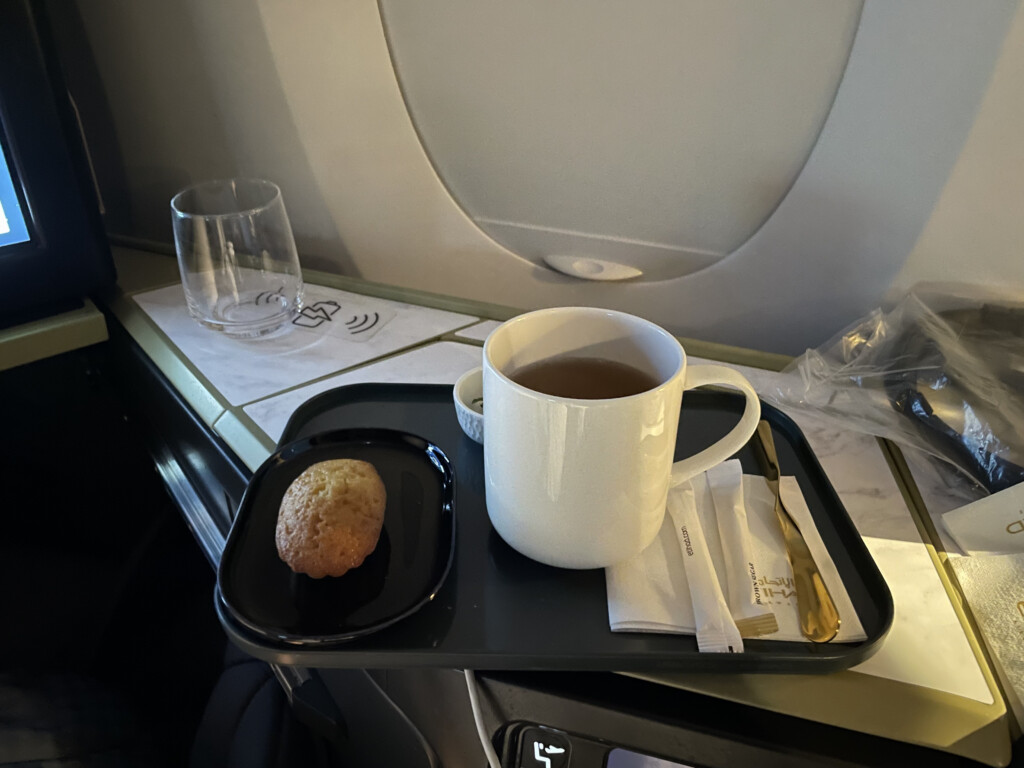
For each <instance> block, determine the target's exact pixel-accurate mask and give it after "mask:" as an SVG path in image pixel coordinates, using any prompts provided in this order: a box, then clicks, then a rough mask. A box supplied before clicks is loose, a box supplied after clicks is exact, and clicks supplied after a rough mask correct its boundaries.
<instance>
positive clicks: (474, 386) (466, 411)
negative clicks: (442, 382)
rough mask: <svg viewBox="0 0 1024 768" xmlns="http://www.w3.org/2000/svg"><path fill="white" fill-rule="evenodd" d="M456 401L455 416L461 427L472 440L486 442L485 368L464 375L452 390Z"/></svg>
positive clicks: (475, 369)
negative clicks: (484, 406)
mask: <svg viewBox="0 0 1024 768" xmlns="http://www.w3.org/2000/svg"><path fill="white" fill-rule="evenodd" d="M452 399H453V400H454V401H455V415H456V416H457V417H458V419H459V426H460V427H462V431H463V432H465V433H466V435H468V436H469V437H470V438H471V439H473V440H475V441H476V442H478V443H480V444H481V445H482V444H483V442H484V408H483V402H484V373H483V368H474V369H473V370H471V371H466V372H465V373H464V374H462V375H461V376H460V377H459V379H458V381H456V382H455V386H454V387H453V388H452Z"/></svg>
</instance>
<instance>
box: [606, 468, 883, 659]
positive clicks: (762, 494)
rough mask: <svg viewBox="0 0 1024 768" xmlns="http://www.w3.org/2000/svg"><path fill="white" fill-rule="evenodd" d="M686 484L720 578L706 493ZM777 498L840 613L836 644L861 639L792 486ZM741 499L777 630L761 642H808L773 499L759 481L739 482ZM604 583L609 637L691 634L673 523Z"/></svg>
mask: <svg viewBox="0 0 1024 768" xmlns="http://www.w3.org/2000/svg"><path fill="white" fill-rule="evenodd" d="M691 484H692V485H693V490H694V496H695V498H696V502H697V509H698V511H699V512H700V515H701V524H702V527H703V530H704V534H705V537H706V539H707V545H708V549H709V551H710V552H711V557H712V560H713V561H714V563H715V567H716V570H717V571H718V573H719V574H723V573H724V572H725V571H724V568H725V565H724V563H725V557H724V555H723V554H722V543H721V538H720V536H719V534H718V524H717V521H716V518H715V506H714V501H713V499H712V497H711V492H710V490H709V488H708V486H707V482H706V480H705V478H704V475H703V474H701V475H699V476H697V477H695V478H693V480H691ZM782 498H783V500H784V501H785V503H786V508H787V509H789V511H790V514H792V516H793V518H794V519H795V520H796V523H797V525H798V526H799V527H800V530H801V532H802V533H803V535H804V539H805V540H806V541H807V546H808V547H809V548H810V550H811V554H812V555H813V556H814V560H815V562H816V563H817V564H818V570H819V571H821V575H822V578H823V579H824V580H825V584H826V585H827V586H828V589H829V592H830V593H831V594H832V598H833V600H834V601H835V603H836V607H837V609H838V610H839V615H840V617H841V618H842V626H841V628H840V630H839V635H838V636H837V637H836V642H856V641H858V640H864V639H866V637H867V635H865V633H864V629H863V627H862V626H861V623H860V620H859V619H858V618H857V614H856V611H854V608H853V604H852V603H851V602H850V597H849V595H848V594H847V592H846V589H845V587H844V586H843V584H842V581H841V580H840V578H839V573H838V572H837V571H836V567H835V564H834V563H833V562H832V558H831V557H829V556H828V550H826V549H825V545H824V543H823V542H822V541H821V537H820V536H819V535H818V531H817V529H816V528H815V526H814V522H813V520H812V518H811V513H810V510H808V509H807V504H806V502H805V501H804V498H803V494H802V493H801V492H800V486H799V485H798V484H797V481H796V478H793V477H784V478H782ZM743 499H744V504H745V506H746V509H747V520H748V523H749V525H750V534H751V537H752V538H753V543H754V556H755V558H756V561H757V563H758V564H759V566H760V568H761V575H760V576H759V578H758V581H759V584H758V586H759V587H760V589H761V594H762V599H763V600H764V601H765V602H766V603H767V604H768V605H769V606H770V607H771V609H772V610H773V611H774V612H775V615H776V618H777V619H778V622H779V631H778V632H775V633H773V634H770V635H764V636H763V637H762V638H759V639H763V640H788V641H794V642H799V641H803V640H804V639H805V638H804V636H803V634H802V633H801V632H800V619H799V616H798V614H797V604H796V590H795V588H794V582H793V571H792V569H791V568H790V565H789V558H788V557H787V556H786V545H785V541H784V540H783V538H782V531H781V529H780V528H779V523H778V521H777V519H776V517H775V499H774V497H773V496H772V493H771V491H770V490H769V489H768V486H767V484H766V483H765V481H764V478H763V477H760V476H758V475H744V476H743ZM605 581H606V584H607V587H608V621H609V624H610V626H611V629H612V631H614V632H671V633H678V634H694V631H695V627H694V624H695V622H694V616H693V604H692V602H691V600H690V591H689V585H688V584H687V581H686V572H685V569H684V566H683V559H682V554H681V552H680V549H679V542H678V541H677V539H676V534H675V529H674V527H673V525H672V521H671V519H668V518H667V516H666V522H665V523H663V524H662V528H661V531H660V533H659V534H658V538H656V539H655V540H654V543H652V544H651V546H649V547H648V548H647V549H645V550H644V551H643V552H641V553H640V554H639V555H637V556H636V557H634V558H631V559H629V560H626V561H625V562H622V563H619V564H617V565H615V566H612V567H611V568H606V569H605ZM720 581H721V579H720ZM725 586H726V585H725V584H724V583H723V587H725Z"/></svg>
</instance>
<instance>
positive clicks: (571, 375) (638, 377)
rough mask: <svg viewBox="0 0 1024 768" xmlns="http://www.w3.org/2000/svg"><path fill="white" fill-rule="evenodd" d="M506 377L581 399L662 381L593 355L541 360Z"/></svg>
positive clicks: (628, 392)
mask: <svg viewBox="0 0 1024 768" xmlns="http://www.w3.org/2000/svg"><path fill="white" fill-rule="evenodd" d="M509 378H510V379H512V381H514V382H515V383H516V384H519V385H520V386H522V387H526V388H527V389H530V390H533V391H534V392H540V393H542V394H545V395H554V396H555V397H570V398H578V399H581V400H605V399H609V398H615V397H629V396H630V395H638V394H640V393H641V392H646V391H647V390H649V389H654V388H655V387H656V386H658V384H660V383H661V382H660V380H659V379H658V378H656V377H655V376H652V375H651V374H649V373H647V372H645V371H641V370H639V369H637V368H634V367H633V366H631V365H626V364H624V363H619V362H617V361H615V360H604V359H601V358H594V357H556V358H552V359H550V360H541V361H540V362H538V363H532V364H530V365H527V366H525V367H523V368H521V369H519V370H517V371H515V372H514V373H512V374H511V375H510V376H509Z"/></svg>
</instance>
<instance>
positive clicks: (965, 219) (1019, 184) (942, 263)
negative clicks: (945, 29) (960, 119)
mask: <svg viewBox="0 0 1024 768" xmlns="http://www.w3.org/2000/svg"><path fill="white" fill-rule="evenodd" d="M918 282H939V283H957V282H969V283H976V284H979V285H985V286H995V287H997V288H999V289H1000V290H1010V291H1015V292H1017V293H1018V294H1020V298H1021V300H1024V7H1021V8H1019V9H1018V10H1017V13H1016V16H1015V17H1014V19H1013V24H1012V26H1011V27H1010V31H1009V32H1008V33H1007V36H1006V41H1005V42H1004V43H1003V49H1002V53H1001V54H1000V57H999V59H998V61H997V62H996V65H995V68H994V69H993V72H992V80H991V82H990V84H989V87H988V90H987V92H986V93H985V97H984V99H983V100H982V102H981V106H980V108H979V109H978V115H977V118H976V119H975V121H974V126H973V127H972V128H971V132H970V134H969V135H968V137H967V141H966V142H965V144H964V148H963V151H962V152H961V153H960V157H959V159H958V160H957V163H956V165H955V166H954V167H953V171H952V173H951V174H950V177H949V181H948V182H947V183H946V186H945V188H944V189H943V192H942V196H941V197H940V198H939V201H938V204H937V205H936V206H935V209H934V210H933V212H932V215H931V218H930V219H929V220H928V223H927V225H926V226H925V228H924V230H923V231H922V232H921V237H920V238H919V239H918V241H917V243H916V245H915V246H914V249H913V250H912V251H911V252H910V255H909V256H908V257H907V260H906V262H905V263H904V264H903V269H902V270H901V271H900V273H899V274H898V275H897V276H896V278H895V280H894V281H893V286H892V290H891V294H893V295H896V294H898V293H900V292H902V291H904V290H906V289H908V288H910V287H911V286H913V285H914V284H915V283H918Z"/></svg>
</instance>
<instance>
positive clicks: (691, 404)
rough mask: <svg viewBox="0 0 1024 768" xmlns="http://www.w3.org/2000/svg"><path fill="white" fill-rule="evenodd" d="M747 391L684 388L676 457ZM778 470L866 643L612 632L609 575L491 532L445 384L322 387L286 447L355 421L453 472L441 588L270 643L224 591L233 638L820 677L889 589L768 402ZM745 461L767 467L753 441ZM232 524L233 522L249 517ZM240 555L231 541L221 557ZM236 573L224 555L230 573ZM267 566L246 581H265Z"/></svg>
mask: <svg viewBox="0 0 1024 768" xmlns="http://www.w3.org/2000/svg"><path fill="white" fill-rule="evenodd" d="M743 402H744V401H743V398H742V397H740V396H735V395H731V394H727V393H721V392H701V391H689V392H687V393H686V395H685V397H684V398H683V408H682V414H681V417H680V429H679V438H678V441H677V447H676V454H677V458H682V457H685V456H689V455H692V454H694V453H696V452H697V451H698V450H700V449H701V448H703V447H705V446H707V445H709V444H710V443H712V442H713V441H714V440H716V439H718V438H719V437H721V436H722V435H724V434H725V433H726V432H727V431H728V430H729V429H730V428H731V427H732V426H733V425H734V424H735V423H736V421H737V420H738V419H739V416H740V414H741V413H742V410H743ZM761 407H762V418H764V419H767V420H768V421H769V422H770V423H771V425H772V430H773V434H774V437H775V443H776V448H777V451H778V456H779V461H780V464H781V466H782V470H783V474H787V475H794V476H796V478H797V480H798V482H799V484H800V488H801V490H802V492H803V494H804V497H805V499H806V501H807V506H808V507H809V509H810V511H811V515H812V516H813V518H814V521H815V523H816V525H817V527H818V530H819V532H820V534H821V538H822V540H823V542H824V544H825V546H826V547H827V548H828V551H829V554H830V555H831V556H832V559H833V560H834V562H835V565H836V568H837V570H838V572H839V575H840V576H841V577H842V579H843V583H844V584H845V586H846V589H847V591H848V593H849V595H850V599H851V601H852V602H853V605H854V607H855V609H856V611H857V615H858V617H859V618H860V621H861V624H862V625H863V627H864V632H865V633H866V635H867V639H866V640H864V641H862V642H857V643H827V644H821V645H816V644H812V643H802V642H800V643H795V642H779V641H769V640H756V639H751V640H744V643H743V645H744V649H745V652H744V653H742V654H702V653H699V652H698V651H697V642H696V639H695V638H694V637H693V636H690V635H664V634H645V633H617V632H616V633H613V632H612V631H611V630H610V629H609V628H608V606H607V597H606V592H605V576H604V571H602V570H590V571H572V570H563V569H558V568H552V567H549V566H546V565H541V564H540V563H537V562H534V561H532V560H530V559H528V558H526V557H524V556H522V555H520V554H519V553H518V552H516V551H515V550H513V549H512V548H511V547H509V546H508V545H507V544H505V542H504V541H503V540H502V539H501V538H500V537H499V536H498V534H497V533H496V532H495V531H494V529H493V528H492V527H491V523H490V521H489V519H488V517H487V509H486V506H485V503H484V484H483V471H484V469H483V465H484V462H483V449H482V447H481V446H480V445H478V444H477V443H475V442H473V441H472V440H470V439H469V438H468V437H466V436H465V435H464V434H463V432H462V430H461V429H460V428H459V424H458V421H457V419H456V416H455V408H454V405H453V404H452V388H451V387H450V386H445V385H420V384H356V385H353V386H348V387H340V388H338V389H334V390H330V391H327V392H324V393H322V394H320V395H317V396H316V397H314V398H313V399H311V400H309V401H308V402H306V403H305V404H303V405H302V406H301V407H300V408H299V409H298V410H297V411H296V412H295V413H294V414H293V415H292V418H291V419H290V421H289V422H288V426H287V427H286V428H285V432H284V435H283V436H282V438H281V442H282V444H286V443H289V442H291V441H293V440H296V439H299V438H304V437H310V436H313V435H316V434H318V433H323V432H329V431H332V430H337V429H351V428H355V427H375V428H386V429H395V430H402V431H406V432H411V433H414V434H417V435H420V436H422V437H423V438H424V439H426V440H429V441H430V442H432V443H434V444H436V445H437V446H439V447H440V449H441V450H442V451H443V452H444V453H445V455H447V457H448V458H449V460H450V461H451V463H452V465H453V466H454V468H455V478H456V481H455V482H456V497H457V511H456V517H457V520H458V524H457V525H456V544H455V558H454V562H453V563H452V566H451V571H450V573H449V574H448V577H447V579H446V581H445V583H444V586H443V587H442V588H441V589H440V591H439V592H438V593H437V595H436V596H435V598H434V599H433V600H432V601H430V602H429V603H427V604H426V605H423V606H422V607H421V608H420V609H419V610H417V611H416V612H414V613H412V614H411V615H409V616H407V617H406V618H403V619H402V620H401V621H398V622H397V623H394V624H392V625H391V626H388V627H386V628H384V629H382V630H380V631H379V632H375V633H374V634H372V635H368V636H365V637H358V638H355V639H352V640H348V641H345V642H339V643H336V644H334V645H319V646H317V647H315V648H311V647H302V646H297V645H295V644H290V643H287V642H275V641H273V640H270V639H268V637H267V636H266V635H265V634H260V633H257V632H253V631H251V630H250V629H247V628H246V627H244V626H243V625H242V624H240V623H239V622H237V621H236V620H234V619H233V618H232V616H231V613H230V611H228V610H226V609H225V606H224V604H223V600H222V598H220V597H219V596H218V599H217V609H218V613H219V616H220V620H221V623H222V624H223V625H224V628H225V630H226V631H227V632H228V634H229V636H230V637H231V638H232V639H233V640H234V642H235V643H237V644H238V645H239V646H241V647H242V648H243V649H244V650H246V651H248V652H249V653H251V654H252V655H254V656H257V657H259V658H261V659H264V660H266V661H270V662H276V663H281V664H295V665H302V666H309V667H350V668H373V667H378V668H387V667H411V666H434V667H468V668H474V669H490V670H499V669H505V670H512V669H531V670H603V671H609V670H615V671H633V672H656V671H661V672H666V671H687V672H698V671H703V672H718V673H721V672H735V673H750V672H780V673H822V672H832V671H836V670H840V669H845V668H848V667H850V666H852V665H854V664H857V663H859V662H861V661H863V660H864V659H866V658H867V657H868V656H870V655H871V653H872V652H873V651H874V650H875V649H876V648H877V646H878V644H879V643H880V641H881V640H882V638H883V637H884V636H885V633H886V632H887V631H888V629H889V626H890V624H891V623H892V616H893V605H892V597H891V595H890V594H889V590H888V587H887V586H886V584H885V581H884V580H883V579H882V576H881V574H880V573H879V572H878V568H877V567H876V566H875V563H874V561H873V560H872V558H871V555H870V554H869V552H868V550H867V548H866V547H865V546H864V543H863V541H862V540H861V537H860V535H859V534H858V533H857V531H856V529H855V528H854V526H853V523H852V522H851V521H850V518H849V516H848V515H847V514H846V510H845V509H844V508H843V505H842V503H841V502H840V500H839V498H838V496H837V495H836V493H835V491H834V490H833V488H832V486H831V484H830V483H829V481H828V479H827V478H826V476H825V473H824V472H823V471H822V469H821V467H820V465H819V464H818V462H817V459H816V458H815V457H814V454H813V452H812V451H811V449H810V447H809V446H808V444H807V441H806V440H805V438H804V436H803V434H802V433H801V432H800V430H799V429H798V428H797V426H796V425H795V424H794V423H793V422H792V420H790V419H789V418H788V417H787V416H785V415H784V414H783V413H781V412H780V411H778V410H776V409H774V408H772V407H771V406H769V405H766V404H762V406H761ZM737 457H738V458H739V459H740V461H741V463H742V464H743V468H744V471H745V472H747V473H750V474H759V470H758V467H757V461H756V459H755V457H754V455H753V453H752V452H751V450H750V449H749V448H743V449H742V450H741V451H740V452H739V453H738V454H737ZM244 524H245V520H244V519H241V517H239V518H237V519H236V520H235V522H234V526H239V525H244ZM231 557H232V552H231V550H230V549H228V550H225V553H224V558H225V559H227V560H229V561H230V559H231ZM225 567H228V568H230V567H231V564H230V562H228V564H227V565H226V566H225V565H224V564H223V563H222V570H223V568H225ZM260 577H261V576H260V574H259V573H253V574H251V575H250V578H252V579H254V580H258V579H259V578H260Z"/></svg>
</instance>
